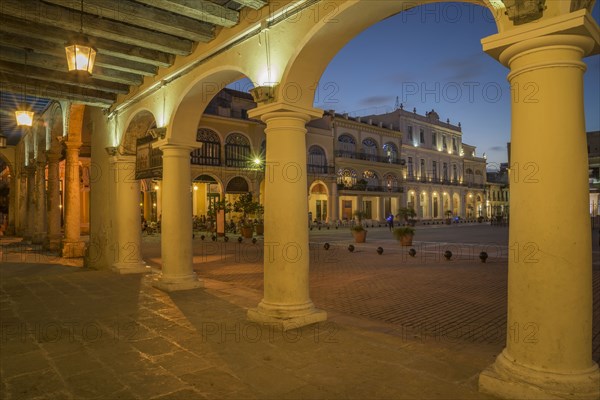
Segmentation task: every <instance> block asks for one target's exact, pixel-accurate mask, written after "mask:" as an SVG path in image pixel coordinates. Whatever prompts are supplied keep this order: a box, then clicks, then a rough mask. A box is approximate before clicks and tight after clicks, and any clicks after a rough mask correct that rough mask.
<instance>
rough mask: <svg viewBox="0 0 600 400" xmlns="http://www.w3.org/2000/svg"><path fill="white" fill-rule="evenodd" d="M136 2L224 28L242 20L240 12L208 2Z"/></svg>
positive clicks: (146, 0)
mask: <svg viewBox="0 0 600 400" xmlns="http://www.w3.org/2000/svg"><path fill="white" fill-rule="evenodd" d="M136 2H137V3H142V4H145V5H148V6H152V7H156V8H159V9H161V10H166V11H170V12H172V13H176V14H180V15H184V16H186V17H189V18H193V19H195V20H198V21H203V22H208V23H211V24H215V25H219V26H224V27H231V26H234V25H235V24H237V23H238V21H239V19H240V14H239V12H237V11H235V10H231V9H229V8H227V7H223V6H220V5H218V4H215V3H212V2H210V1H206V0H136Z"/></svg>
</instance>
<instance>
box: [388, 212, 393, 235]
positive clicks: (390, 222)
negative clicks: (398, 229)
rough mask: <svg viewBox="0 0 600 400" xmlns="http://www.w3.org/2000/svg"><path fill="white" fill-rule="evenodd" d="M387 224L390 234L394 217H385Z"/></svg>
mask: <svg viewBox="0 0 600 400" xmlns="http://www.w3.org/2000/svg"><path fill="white" fill-rule="evenodd" d="M387 223H388V226H389V227H390V232H391V231H392V230H393V229H394V216H393V215H392V214H390V216H389V217H387Z"/></svg>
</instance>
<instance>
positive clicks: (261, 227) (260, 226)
mask: <svg viewBox="0 0 600 400" xmlns="http://www.w3.org/2000/svg"><path fill="white" fill-rule="evenodd" d="M264 210H265V207H264V206H262V205H260V204H259V205H258V206H257V207H256V214H257V215H258V220H257V221H256V222H255V224H254V228H255V229H256V234H257V235H264V234H265V224H264V223H263V219H262V214H263V212H264Z"/></svg>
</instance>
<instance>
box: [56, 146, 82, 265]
mask: <svg viewBox="0 0 600 400" xmlns="http://www.w3.org/2000/svg"><path fill="white" fill-rule="evenodd" d="M65 145H66V153H67V157H66V162H65V191H64V196H65V237H64V239H63V242H62V256H63V257H66V258H74V257H83V253H84V249H85V243H84V242H83V241H82V240H81V237H80V234H81V225H80V224H81V220H80V219H81V218H80V217H81V213H80V202H81V201H80V195H81V192H80V188H79V186H80V185H79V149H80V148H81V142H69V141H67V142H65Z"/></svg>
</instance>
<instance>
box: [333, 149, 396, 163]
mask: <svg viewBox="0 0 600 400" xmlns="http://www.w3.org/2000/svg"><path fill="white" fill-rule="evenodd" d="M334 155H335V157H341V158H353V159H355V160H364V161H371V162H377V163H384V164H397V165H401V161H400V158H396V159H395V160H392V159H390V158H388V157H383V156H376V155H373V154H368V153H362V152H358V151H344V150H336V151H334Z"/></svg>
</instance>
